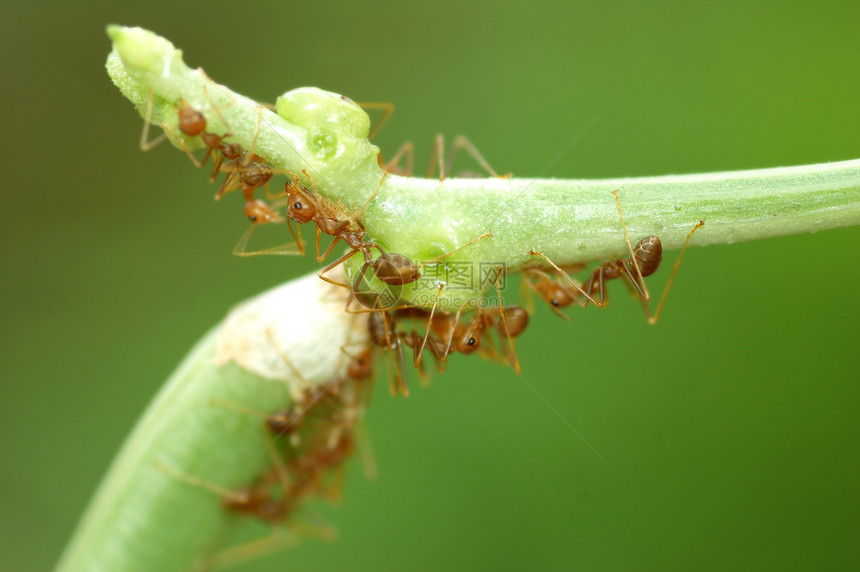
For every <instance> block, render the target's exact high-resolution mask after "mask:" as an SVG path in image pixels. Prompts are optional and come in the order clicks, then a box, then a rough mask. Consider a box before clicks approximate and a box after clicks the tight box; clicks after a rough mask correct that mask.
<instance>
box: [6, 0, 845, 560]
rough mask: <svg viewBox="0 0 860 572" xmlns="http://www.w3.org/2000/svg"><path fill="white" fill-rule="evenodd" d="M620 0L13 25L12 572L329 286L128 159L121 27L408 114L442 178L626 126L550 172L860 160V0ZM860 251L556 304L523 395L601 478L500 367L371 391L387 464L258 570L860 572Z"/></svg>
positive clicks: (209, 12) (796, 255)
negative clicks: (159, 415)
mask: <svg viewBox="0 0 860 572" xmlns="http://www.w3.org/2000/svg"><path fill="white" fill-rule="evenodd" d="M597 4H598V3H593V2H576V3H571V2H557V3H554V4H548V3H543V2H529V3H523V2H517V3H496V4H494V5H493V6H492V7H489V6H477V5H469V4H463V3H461V2H451V1H446V2H434V3H425V4H423V5H422V6H421V7H408V6H407V4H406V3H401V2H390V1H381V2H374V3H371V4H368V5H366V6H364V7H361V8H359V7H357V5H355V4H353V3H337V2H302V3H287V2H256V3H253V4H250V5H247V6H246V5H242V4H239V3H234V2H231V3H223V2H208V3H205V4H200V5H198V6H193V7H192V6H187V7H186V6H179V5H176V4H173V3H168V2H160V1H156V2H148V3H146V4H142V5H141V6H140V7H139V8H132V7H122V8H119V7H115V6H113V5H112V3H107V2H104V3H90V4H89V5H88V6H87V7H83V6H80V7H76V8H71V7H70V4H68V3H61V2H54V3H44V4H32V5H31V6H30V7H28V8H22V7H20V6H19V5H12V6H7V7H5V8H4V19H3V21H2V23H0V30H2V34H1V35H0V38H2V42H3V43H2V48H3V49H2V51H0V59H2V69H3V78H4V81H3V83H4V87H3V90H2V93H0V100H2V104H3V105H2V109H3V110H4V118H3V126H4V129H3V132H4V137H3V143H2V146H3V147H2V153H0V161H3V174H4V179H5V183H4V185H3V190H2V193H0V200H2V209H0V216H2V229H3V233H4V237H3V240H2V241H0V252H2V264H3V280H2V286H0V288H2V296H0V304H2V328H0V335H2V344H0V352H2V358H0V376H2V385H0V392H2V393H0V395H2V401H0V407H2V414H0V435H2V440H0V458H2V460H3V469H2V471H0V554H2V558H0V568H2V570H4V571H5V570H10V571H12V570H15V571H22V570H46V569H49V568H50V567H51V566H53V564H54V563H55V561H56V559H57V557H58V555H59V553H60V551H61V549H62V547H63V545H64V544H65V542H66V541H67V539H68V537H69V535H70V534H71V531H72V530H73V528H74V526H75V525H76V523H77V520H78V517H79V516H80V514H81V512H82V510H83V509H84V507H85V506H86V504H87V502H88V501H89V498H90V496H91V495H92V493H93V491H94V489H95V487H96V485H97V483H98V481H99V479H100V478H101V476H102V474H103V472H104V471H105V469H106V468H107V466H108V464H109V463H110V460H111V458H112V457H113V455H114V454H115V452H116V450H117V448H118V446H119V445H120V443H121V442H122V440H123V439H124V437H125V435H126V434H127V433H128V432H129V430H130V429H131V427H132V426H133V424H134V423H135V420H136V419H137V417H138V416H139V415H140V413H141V412H142V411H143V409H144V408H145V407H146V404H147V402H148V401H149V400H150V398H151V397H152V396H153V395H154V393H155V392H156V391H157V389H158V388H159V386H160V384H161V383H162V382H163V380H164V379H165V378H166V377H167V375H168V374H169V373H170V372H171V370H172V369H173V368H174V366H175V365H176V364H177V363H178V362H179V360H180V359H181V358H182V356H183V355H184V354H185V352H186V351H187V350H188V349H189V348H190V347H191V345H192V344H193V343H194V342H195V341H196V340H197V339H198V338H199V337H200V336H201V335H202V334H203V333H204V332H205V331H206V330H207V329H208V328H209V327H210V326H211V325H213V324H214V323H216V322H217V321H219V320H220V319H221V317H222V316H223V315H224V314H225V313H226V312H227V310H228V309H229V308H230V307H231V305H233V304H235V303H236V302H238V301H240V300H242V299H244V298H246V297H248V296H251V295H253V294H255V293H257V292H259V291H261V290H263V289H265V288H268V287H270V286H272V285H274V284H278V283H280V282H282V281H284V280H287V279H289V278H291V277H294V276H298V275H301V274H303V273H306V272H309V271H310V270H312V269H313V268H315V267H316V266H317V265H316V264H314V263H313V261H312V259H311V258H310V257H306V258H304V259H298V258H296V259H292V258H291V259H279V258H270V259H264V258H257V259H246V260H240V259H237V258H234V257H232V256H231V255H230V250H231V249H232V247H233V245H234V244H235V242H236V240H237V239H238V237H239V235H241V233H242V232H243V231H244V230H245V225H246V223H245V221H244V220H243V218H242V215H241V205H240V200H239V197H238V196H229V197H227V198H226V199H225V200H224V201H222V202H221V203H214V202H213V201H212V200H211V197H212V195H213V193H214V190H215V189H214V187H213V186H212V185H209V184H208V183H207V182H206V177H205V176H204V175H203V173H202V172H200V171H197V170H195V169H193V168H191V166H190V165H189V163H188V160H187V159H186V158H185V157H184V156H183V155H182V153H180V152H177V151H175V150H173V149H171V148H169V147H168V146H162V147H159V148H158V149H156V150H154V151H152V152H150V153H148V154H142V153H141V152H140V151H139V150H138V147H137V138H138V134H139V131H140V127H141V121H140V119H139V117H138V116H137V114H136V113H135V112H134V110H133V109H132V107H131V105H130V104H129V103H128V102H127V101H125V100H124V99H123V98H122V97H121V96H120V94H119V93H118V91H117V90H116V89H115V88H113V86H112V85H111V84H110V82H109V80H108V78H107V76H106V74H105V72H104V69H103V63H104V59H105V56H106V55H107V53H108V50H109V42H108V40H107V38H106V36H105V34H104V27H105V25H106V24H108V23H120V24H127V25H140V26H144V27H148V28H151V29H153V30H155V31H157V32H158V33H160V34H163V35H165V36H166V37H168V38H170V39H171V40H172V41H174V42H175V43H176V45H177V46H179V47H180V48H182V49H183V50H184V51H185V55H186V61H187V62H188V63H189V64H190V65H192V66H197V65H200V66H203V67H205V69H206V71H207V72H208V73H209V74H210V75H211V76H212V77H213V78H215V79H216V81H219V82H222V83H225V84H227V85H229V86H231V87H232V88H233V89H235V90H237V91H239V92H242V93H245V94H247V95H249V96H251V97H254V98H257V99H260V100H265V101H274V99H275V98H276V97H277V96H278V95H279V94H281V93H282V92H284V91H286V90H288V89H291V88H294V87H298V86H304V85H315V86H319V87H322V88H326V89H330V90H334V91H338V92H341V93H344V94H346V95H349V96H350V97H351V98H353V99H355V100H359V101H362V100H363V101H373V100H382V101H391V102H394V103H395V104H396V105H397V112H396V113H395V115H394V117H393V118H392V120H391V121H390V122H389V124H388V125H386V127H385V129H384V130H383V131H382V132H381V133H380V135H379V137H378V138H377V139H376V141H375V142H376V143H377V144H379V145H380V146H381V148H382V149H383V151H384V152H386V153H387V154H388V155H390V154H391V153H393V151H394V150H395V149H396V148H397V147H398V146H399V145H400V143H401V142H403V141H404V140H407V139H411V140H412V141H414V142H415V143H416V145H417V148H418V152H417V157H418V158H420V159H422V160H421V161H420V163H419V172H421V170H422V169H423V168H424V167H425V165H426V160H427V158H428V157H429V152H430V143H431V140H432V137H433V135H434V134H436V133H437V132H438V133H445V134H446V135H448V136H453V135H456V134H460V133H463V134H467V135H468V136H469V137H471V138H472V140H473V141H474V142H475V143H476V145H477V146H478V147H479V148H480V149H481V151H482V152H483V153H484V155H485V156H486V157H487V158H488V160H489V161H490V162H491V164H492V165H493V166H494V167H496V169H497V170H499V171H501V172H506V171H511V172H513V173H515V174H516V175H517V176H521V177H528V176H530V175H531V176H534V175H537V174H538V173H539V172H541V171H542V170H543V169H544V168H545V167H546V166H547V165H548V164H549V163H550V161H551V160H552V159H553V158H554V157H555V156H556V155H557V154H558V152H559V151H560V150H561V149H562V148H564V147H565V146H566V145H567V144H568V143H569V142H570V141H571V139H572V138H573V137H574V136H575V135H576V134H577V133H579V132H580V131H581V130H582V129H583V128H584V126H586V125H587V124H588V123H589V122H591V121H592V120H593V119H594V118H595V116H597V115H598V113H600V112H601V111H602V110H604V109H606V112H605V114H604V115H603V117H602V119H600V120H599V121H598V122H597V124H596V125H595V126H594V127H593V128H592V129H591V130H590V131H589V132H588V133H587V134H586V135H585V136H584V137H583V138H582V140H581V141H580V142H579V143H577V144H576V145H575V146H574V147H573V148H572V149H571V150H570V151H569V152H568V153H566V154H565V155H564V156H563V157H562V158H561V160H559V161H558V162H557V163H555V164H554V165H553V166H552V167H551V168H550V169H549V171H548V172H547V173H546V176H554V177H615V176H637V175H661V174H666V173H688V172H704V171H714V170H728V169H746V168H757V167H772V166H781V165H797V164H804V163H815V162H825V161H836V160H843V159H852V158H858V157H860V129H858V126H860V111H859V110H860V105H858V94H860V65H858V64H860V33H858V21H860V6H858V4H857V3H856V2H848V1H845V2H841V3H840V2H835V3H829V2H816V3H787V2H767V3H755V4H754V5H753V6H751V5H750V3H749V2H747V1H729V2H722V3H709V4H708V5H699V6H693V5H687V4H681V3H674V2H648V3H642V2H633V1H629V2H608V3H601V4H600V5H599V6H598V5H597ZM858 238H860V230H858V229H843V230H834V231H828V232H824V233H820V234H814V235H805V236H797V237H788V238H779V239H771V240H766V241H760V242H755V243H746V244H735V245H728V246H712V247H708V248H696V249H693V250H691V251H689V253H688V255H687V256H686V257H685V262H684V265H683V266H682V268H681V273H680V274H679V278H678V281H677V282H676V285H675V288H674V289H673V293H672V296H671V297H670V299H669V303H668V305H667V309H666V312H665V313H664V317H663V320H662V321H661V322H660V324H659V325H658V326H656V327H649V326H648V325H647V323H646V321H645V319H644V317H643V315H642V312H641V310H640V308H638V306H637V303H636V302H635V301H634V300H630V299H627V298H626V297H625V296H622V295H619V294H620V293H621V292H623V289H620V290H619V289H617V288H616V289H615V290H616V292H617V294H616V296H615V298H614V301H613V304H612V306H611V307H609V308H608V309H605V310H603V311H598V310H596V309H593V308H591V309H589V311H580V310H575V311H571V312H569V313H570V314H571V317H572V320H571V321H570V322H569V323H566V322H564V321H562V320H560V319H558V318H556V317H555V316H553V315H552V314H551V312H550V311H549V310H548V309H546V308H544V307H540V306H539V307H538V312H537V313H536V315H535V316H534V319H533V324H532V325H531V327H530V329H529V331H528V332H527V333H526V334H525V335H524V337H523V338H522V339H521V342H520V344H519V352H520V358H521V361H522V363H523V369H524V375H525V377H526V379H528V380H529V382H531V383H532V384H534V385H535V386H536V387H537V388H538V389H539V391H540V392H541V393H542V394H543V395H544V396H545V397H546V399H547V400H549V401H550V402H551V403H552V405H553V406H554V407H555V408H557V410H558V411H560V412H561V413H562V414H563V415H564V416H565V417H566V418H567V419H568V420H570V422H571V423H572V424H574V425H575V426H576V427H577V428H578V429H579V431H581V432H582V433H583V434H584V435H586V436H587V438H588V439H589V441H590V442H591V443H593V445H594V446H595V447H596V448H597V449H598V450H599V451H600V452H601V454H602V455H603V456H604V457H605V458H606V461H605V462H603V461H601V460H600V459H599V458H598V457H597V456H596V455H595V454H594V453H592V452H591V451H590V450H589V449H588V448H587V447H586V446H585V445H584V444H583V443H582V442H581V441H580V440H579V439H578V438H577V437H576V436H575V435H574V434H573V433H572V432H571V431H569V430H568V429H567V428H566V427H565V425H564V424H563V423H562V422H561V421H559V419H558V418H556V417H555V416H554V414H553V413H552V412H551V411H550V410H549V409H548V408H547V407H546V406H545V405H544V404H543V403H542V402H541V401H540V400H539V399H538V398H536V397H535V395H533V394H532V393H531V392H530V390H529V389H528V388H527V386H526V385H525V384H524V383H523V382H522V381H521V380H520V379H518V378H517V376H515V375H514V374H513V373H512V372H511V371H510V370H507V369H504V368H503V367H501V366H500V365H498V364H495V363H491V362H485V361H481V360H479V359H475V358H473V359H459V358H461V356H456V357H455V358H454V359H452V360H451V363H450V367H449V372H448V373H447V374H446V375H444V376H439V377H437V378H436V379H435V380H434V382H433V384H432V386H431V387H429V388H428V389H426V390H421V389H419V390H417V391H415V392H414V395H413V396H412V397H410V398H409V399H406V400H404V399H402V398H398V399H394V398H391V397H390V396H388V395H387V390H386V389H385V384H384V383H381V384H378V386H377V390H378V391H377V394H376V396H375V398H374V402H373V404H372V407H371V410H370V412H369V415H368V421H369V425H370V429H371V432H372V434H373V436H374V445H375V448H376V453H377V456H378V460H379V465H380V471H381V474H380V477H379V478H378V479H377V480H375V481H368V480H367V479H365V478H364V477H363V476H362V474H361V471H360V469H359V467H358V466H357V464H354V465H353V466H352V467H351V468H350V474H349V479H348V481H347V484H346V489H345V495H344V501H343V502H342V504H341V505H340V506H339V507H337V508H324V509H323V510H324V512H325V513H326V514H327V515H328V516H329V518H330V519H331V520H332V521H333V522H334V523H335V524H336V525H337V526H338V528H339V530H340V532H341V539H340V540H338V541H337V542H335V543H333V544H324V543H320V542H316V541H308V542H306V543H304V544H303V545H302V546H301V547H300V548H298V549H295V550H292V551H290V552H284V553H280V554H277V555H274V556H271V557H267V558H264V559H261V560H258V561H256V562H254V563H251V564H249V565H247V566H244V567H242V568H237V570H271V569H279V570H280V569H283V570H293V569H295V570H323V569H325V570H335V569H340V570H344V569H346V570H381V569H383V570H393V569H407V568H408V569H412V570H437V569H440V568H443V567H444V568H446V569H487V570H516V569H525V568H529V569H540V570H553V569H555V570H557V569H563V568H566V569H571V568H573V569H584V570H690V569H699V570H707V569H712V570H725V569H755V570H762V569H779V570H785V569H799V570H802V569H806V570H812V569H816V570H817V569H830V570H848V569H857V568H858V567H860V543H858V537H860V536H858V535H860V454H858V446H857V437H858V430H860V416H858V413H860V399H858V398H860V389H858V386H857V381H858V378H859V377H860V376H858V375H857V369H858V368H857V366H858V349H857V330H856V328H857V326H856V321H857V316H858V309H860V302H858V295H857V283H858V278H860V272H858V264H857V260H858V255H857V248H856V247H857V244H858ZM672 257H673V255H670V257H669V259H670V260H671V259H672ZM668 266H669V265H668V264H667V268H668ZM667 274H668V270H667V269H664V270H663V271H662V272H661V273H659V275H658V276H657V277H656V279H655V280H654V281H653V282H652V284H654V288H655V290H656V291H658V292H659V291H660V289H661V287H662V284H663V283H664V282H665V279H666V275H667ZM852 372H853V373H852ZM177 517H181V515H177ZM255 532H257V533H261V534H264V533H265V530H264V529H262V528H260V529H258V530H257V531H255Z"/></svg>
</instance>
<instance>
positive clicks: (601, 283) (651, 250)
mask: <svg viewBox="0 0 860 572" xmlns="http://www.w3.org/2000/svg"><path fill="white" fill-rule="evenodd" d="M612 195H613V196H614V197H615V202H616V203H617V205H618V214H619V216H620V218H621V225H622V227H623V229H624V239H625V241H626V242H627V248H628V250H629V252H630V256H629V257H628V258H616V259H613V260H608V261H606V262H603V263H602V264H600V266H598V267H597V268H595V269H594V271H593V272H592V274H591V277H590V278H589V279H588V280H587V281H586V282H585V283H584V284H582V285H581V286H580V285H579V284H577V283H576V282H575V281H574V280H573V279H572V278H571V277H570V276H569V275H568V274H567V272H565V271H564V270H562V269H561V268H559V267H558V266H557V265H556V264H554V263H553V262H552V261H551V260H550V259H549V258H547V257H546V256H544V255H543V254H541V253H540V252H536V251H534V250H532V251H529V254H532V255H536V256H540V257H542V258H544V259H545V260H546V261H547V262H549V263H550V264H551V265H552V266H553V267H554V268H555V269H556V270H558V271H559V272H560V273H561V274H562V276H563V277H565V278H566V279H567V280H568V281H569V282H570V284H571V285H573V286H574V287H575V289H574V288H571V286H570V285H568V284H564V283H562V282H560V281H559V280H558V279H553V278H552V277H550V276H549V275H547V274H546V273H544V272H543V271H540V270H535V269H532V270H530V271H529V272H531V273H532V274H533V275H535V276H537V281H536V282H531V281H529V280H526V284H527V285H528V286H529V287H530V288H531V289H532V290H534V291H535V292H536V293H537V295H538V296H539V297H540V298H541V299H542V300H544V301H545V302H547V303H548V304H549V305H550V308H552V310H553V311H554V312H556V313H557V314H559V315H561V316H563V317H565V318H567V316H565V315H564V314H561V312H560V311H559V310H558V308H563V307H566V306H569V305H570V304H572V303H573V302H577V303H578V304H580V305H581V306H583V307H584V306H587V305H588V304H589V303H593V304H595V305H596V306H598V307H603V306H605V305H606V304H607V303H608V296H607V293H606V282H607V281H608V280H614V279H616V278H621V279H622V280H624V283H625V284H626V285H627V286H628V288H631V291H633V290H635V295H636V296H637V297H638V298H639V300H640V301H641V302H642V308H643V310H644V311H645V315H646V317H647V319H648V323H650V324H656V323H657V321H658V320H659V319H660V313H661V312H662V311H663V304H664V303H665V301H666V296H668V294H669V289H670V288H671V287H672V283H673V281H674V280H675V275H676V274H677V272H678V267H679V266H680V265H681V260H682V259H683V257H684V252H685V251H686V249H687V244H688V243H689V241H690V237H692V236H693V233H695V232H696V231H697V230H698V229H699V228H700V227H702V226H704V224H705V221H704V220H700V221H699V222H698V223H696V225H695V226H694V227H693V230H691V231H690V232H689V234H687V237H686V239H685V240H684V245H683V247H682V248H681V254H680V255H679V256H678V260H677V261H676V262H675V266H674V268H673V269H672V274H671V276H670V277H669V281H668V283H667V284H666V288H665V289H664V290H663V295H662V296H661V298H660V302H659V304H658V305H657V311H656V312H655V313H654V314H653V315H652V314H651V311H650V310H649V309H648V302H650V301H651V295H650V293H649V292H648V287H647V286H646V285H645V277H647V276H651V275H652V274H654V273H655V272H656V271H657V268H658V267H659V266H660V262H661V261H662V259H663V244H662V242H661V241H660V238H659V237H657V236H655V235H650V236H646V237H645V238H643V239H641V240H640V241H639V242H637V243H636V246H632V245H631V243H630V236H629V234H628V233H627V224H626V223H625V221H624V213H623V212H622V210H621V201H620V199H619V198H618V191H617V190H615V191H613V192H612ZM568 269H569V270H571V271H574V272H575V271H577V270H581V269H582V266H581V265H575V266H572V267H569V268H568ZM580 296H582V297H584V298H585V300H580V299H579V298H580Z"/></svg>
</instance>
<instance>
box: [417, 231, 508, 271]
mask: <svg viewBox="0 0 860 572" xmlns="http://www.w3.org/2000/svg"><path fill="white" fill-rule="evenodd" d="M485 238H493V233H492V232H487V233H484V234H482V235H481V236H479V237H478V238H475V239H473V240H470V241H469V242H467V243H466V244H464V245H463V246H460V247H458V248H455V249H454V250H452V251H451V252H446V253H445V254H440V255H439V256H436V257H433V258H431V259H429V260H424V261H422V262H421V264H422V265H427V264H432V263H434V262H439V261H440V260H444V259H445V258H449V257H451V256H454V255H455V254H457V253H458V252H460V251H461V250H463V249H465V248H468V247H469V246H472V245H473V244H475V243H476V242H480V241H482V240H484V239H485Z"/></svg>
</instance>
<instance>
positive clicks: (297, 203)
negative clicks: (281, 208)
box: [293, 201, 304, 211]
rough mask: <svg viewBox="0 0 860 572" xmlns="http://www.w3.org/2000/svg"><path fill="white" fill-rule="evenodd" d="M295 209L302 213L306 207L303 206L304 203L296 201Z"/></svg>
mask: <svg viewBox="0 0 860 572" xmlns="http://www.w3.org/2000/svg"><path fill="white" fill-rule="evenodd" d="M293 208H294V209H296V210H297V211H300V210H302V208H304V207H303V206H302V203H301V202H299V201H296V202H294V203H293Z"/></svg>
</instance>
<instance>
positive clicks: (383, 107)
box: [356, 101, 394, 140]
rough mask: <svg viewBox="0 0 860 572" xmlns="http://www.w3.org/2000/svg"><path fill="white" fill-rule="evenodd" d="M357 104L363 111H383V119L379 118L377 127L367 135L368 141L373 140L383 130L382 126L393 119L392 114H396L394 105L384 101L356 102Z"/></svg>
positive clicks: (372, 128)
mask: <svg viewBox="0 0 860 572" xmlns="http://www.w3.org/2000/svg"><path fill="white" fill-rule="evenodd" d="M356 103H357V104H358V106H359V107H361V108H362V109H378V110H380V111H382V117H380V118H379V121H377V122H376V125H374V126H373V127H371V129H370V132H369V133H368V134H367V138H368V140H373V138H374V137H375V136H376V134H377V133H379V131H380V130H381V129H382V126H383V125H385V122H386V121H388V118H389V117H391V114H392V113H394V104H393V103H388V102H384V101H356Z"/></svg>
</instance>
